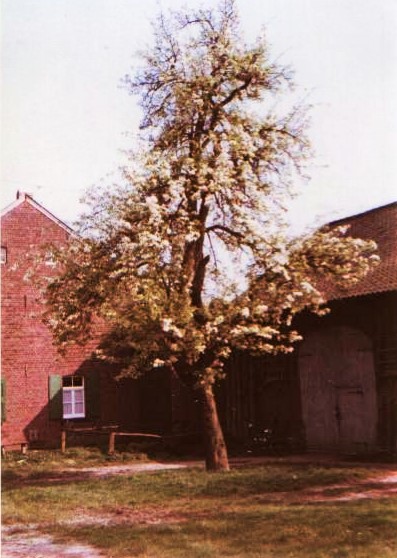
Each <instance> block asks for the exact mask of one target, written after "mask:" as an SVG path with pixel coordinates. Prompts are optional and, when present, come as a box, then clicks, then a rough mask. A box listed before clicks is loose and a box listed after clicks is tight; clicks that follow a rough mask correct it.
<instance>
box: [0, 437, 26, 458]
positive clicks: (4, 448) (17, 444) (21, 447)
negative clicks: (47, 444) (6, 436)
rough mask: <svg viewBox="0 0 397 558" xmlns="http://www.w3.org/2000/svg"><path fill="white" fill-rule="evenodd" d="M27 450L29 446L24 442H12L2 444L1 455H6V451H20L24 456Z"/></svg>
mask: <svg viewBox="0 0 397 558" xmlns="http://www.w3.org/2000/svg"><path fill="white" fill-rule="evenodd" d="M28 448H29V444H28V442H27V441H26V440H23V441H22V442H13V443H12V444H3V445H2V446H1V455H2V456H3V457H5V456H6V455H7V451H9V450H10V451H13V450H14V451H18V450H19V451H20V452H21V453H22V455H26V454H27V451H28Z"/></svg>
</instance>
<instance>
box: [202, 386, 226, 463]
mask: <svg viewBox="0 0 397 558" xmlns="http://www.w3.org/2000/svg"><path fill="white" fill-rule="evenodd" d="M201 396H202V412H203V435H204V445H205V465H206V469H207V471H229V459H228V456H227V448H226V444H225V440H224V437H223V432H222V427H221V425H220V422H219V418H218V410H217V408H216V401H215V396H214V392H213V389H212V386H211V385H209V386H205V387H203V388H202V390H201Z"/></svg>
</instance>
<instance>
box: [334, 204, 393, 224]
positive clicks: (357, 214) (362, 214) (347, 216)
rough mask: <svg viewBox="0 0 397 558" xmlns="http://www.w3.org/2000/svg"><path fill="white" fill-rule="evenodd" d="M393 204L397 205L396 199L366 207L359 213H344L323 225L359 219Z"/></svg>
mask: <svg viewBox="0 0 397 558" xmlns="http://www.w3.org/2000/svg"><path fill="white" fill-rule="evenodd" d="M393 206H397V201H393V202H390V203H386V204H385V205H380V206H378V207H373V208H371V209H367V210H366V211H361V212H360V213H356V214H355V215H346V217H341V218H340V219H336V220H335V221H330V222H328V223H325V226H331V227H333V226H335V225H338V224H339V223H343V222H344V221H348V220H349V221H350V220H351V219H356V218H357V219H359V218H360V217H363V216H364V215H368V214H369V213H373V212H374V211H380V210H382V209H386V208H388V207H393Z"/></svg>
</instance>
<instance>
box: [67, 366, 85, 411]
mask: <svg viewBox="0 0 397 558" xmlns="http://www.w3.org/2000/svg"><path fill="white" fill-rule="evenodd" d="M62 408H63V418H65V419H70V418H84V417H85V401H84V378H83V377H82V376H65V377H64V378H62Z"/></svg>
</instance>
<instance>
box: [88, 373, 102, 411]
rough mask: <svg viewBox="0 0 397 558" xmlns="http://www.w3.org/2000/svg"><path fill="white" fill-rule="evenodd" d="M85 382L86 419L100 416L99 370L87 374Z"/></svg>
mask: <svg viewBox="0 0 397 558" xmlns="http://www.w3.org/2000/svg"><path fill="white" fill-rule="evenodd" d="M84 382H85V416H86V418H87V419H88V420H97V419H99V418H100V417H101V389H100V388H101V377H100V374H99V372H93V373H91V374H87V375H86V376H85V377H84Z"/></svg>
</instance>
